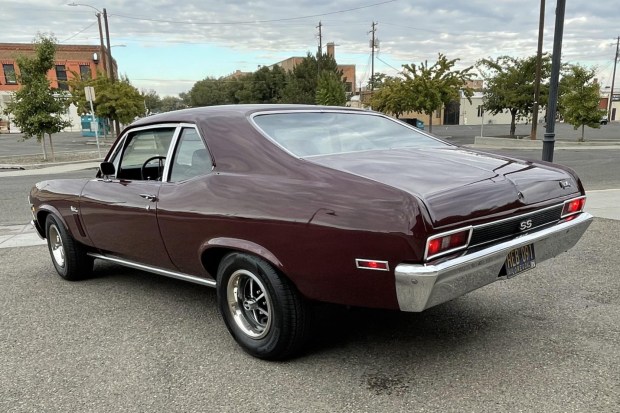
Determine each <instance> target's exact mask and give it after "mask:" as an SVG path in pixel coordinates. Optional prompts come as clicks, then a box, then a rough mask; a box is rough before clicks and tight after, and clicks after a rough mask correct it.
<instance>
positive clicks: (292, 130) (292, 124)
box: [254, 112, 448, 157]
mask: <svg viewBox="0 0 620 413" xmlns="http://www.w3.org/2000/svg"><path fill="white" fill-rule="evenodd" d="M254 122H255V123H256V125H258V127H259V128H260V129H262V130H263V132H265V134H267V135H268V136H269V137H270V138H271V139H272V140H273V141H275V142H276V143H277V144H279V145H280V146H282V147H284V148H285V149H286V150H288V151H289V152H291V153H293V154H294V155H297V156H299V157H305V156H314V155H330V154H337V153H344V152H357V151H368V150H386V149H398V148H428V147H441V146H448V145H447V144H445V143H443V142H441V141H439V140H437V139H433V138H431V137H429V136H427V135H424V134H423V133H421V132H418V131H417V130H416V129H413V128H411V127H409V126H406V125H404V124H402V123H400V122H397V121H395V120H392V119H390V118H387V117H384V116H380V115H376V114H372V113H354V112H352V113H342V112H291V113H268V114H260V115H257V116H255V117H254Z"/></svg>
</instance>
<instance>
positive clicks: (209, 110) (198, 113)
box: [130, 104, 368, 127]
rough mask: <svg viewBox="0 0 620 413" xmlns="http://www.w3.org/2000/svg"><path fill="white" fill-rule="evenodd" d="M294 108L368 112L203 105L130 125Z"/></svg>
mask: <svg viewBox="0 0 620 413" xmlns="http://www.w3.org/2000/svg"><path fill="white" fill-rule="evenodd" d="M294 110H302V111H307V110H338V111H350V112H368V111H366V110H361V109H355V108H348V107H344V106H320V105H293V104H247V105H245V104H244V105H221V106H202V107H196V108H190V109H181V110H176V111H172V112H165V113H160V114H157V115H151V116H147V117H144V118H141V119H139V120H137V121H135V122H133V123H132V124H131V125H130V127H136V126H145V125H151V124H154V123H165V122H191V123H197V122H200V121H202V120H206V119H207V118H209V117H211V116H222V115H224V116H233V117H246V116H249V115H251V114H252V113H255V112H269V111H294Z"/></svg>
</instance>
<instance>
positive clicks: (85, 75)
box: [80, 65, 92, 80]
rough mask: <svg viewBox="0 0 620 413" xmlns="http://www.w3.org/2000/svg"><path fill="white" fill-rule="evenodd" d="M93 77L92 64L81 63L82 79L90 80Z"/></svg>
mask: <svg viewBox="0 0 620 413" xmlns="http://www.w3.org/2000/svg"><path fill="white" fill-rule="evenodd" d="M91 78H92V75H91V73H90V65H80V79H82V80H90V79H91Z"/></svg>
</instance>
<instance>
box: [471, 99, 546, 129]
mask: <svg viewBox="0 0 620 413" xmlns="http://www.w3.org/2000/svg"><path fill="white" fill-rule="evenodd" d="M482 106H483V99H482V92H474V95H473V96H472V97H471V103H469V100H467V98H466V97H465V95H464V94H463V92H461V101H460V111H459V116H460V119H459V124H461V125H480V124H485V125H495V124H502V125H509V124H510V122H511V120H512V117H511V115H510V112H509V111H508V110H504V111H503V112H501V113H498V114H496V115H492V114H491V112H489V111H486V110H483V109H482ZM531 121H532V119H531V117H527V118H520V119H519V118H517V119H516V123H517V124H528V123H530V122H531ZM544 121H545V109H544V108H542V109H539V110H538V122H539V123H544Z"/></svg>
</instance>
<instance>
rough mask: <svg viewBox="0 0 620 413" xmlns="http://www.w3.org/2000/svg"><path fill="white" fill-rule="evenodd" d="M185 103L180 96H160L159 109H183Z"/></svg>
mask: <svg viewBox="0 0 620 413" xmlns="http://www.w3.org/2000/svg"><path fill="white" fill-rule="evenodd" d="M186 107H187V104H185V102H184V101H183V99H181V98H180V97H175V96H164V97H163V98H161V105H160V110H161V111H162V112H170V111H172V110H179V109H185V108H186Z"/></svg>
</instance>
